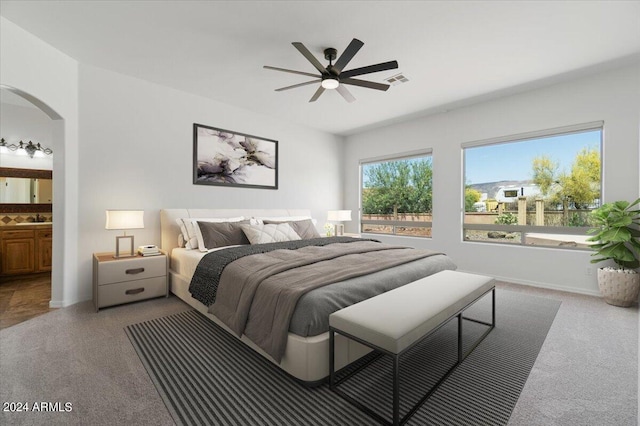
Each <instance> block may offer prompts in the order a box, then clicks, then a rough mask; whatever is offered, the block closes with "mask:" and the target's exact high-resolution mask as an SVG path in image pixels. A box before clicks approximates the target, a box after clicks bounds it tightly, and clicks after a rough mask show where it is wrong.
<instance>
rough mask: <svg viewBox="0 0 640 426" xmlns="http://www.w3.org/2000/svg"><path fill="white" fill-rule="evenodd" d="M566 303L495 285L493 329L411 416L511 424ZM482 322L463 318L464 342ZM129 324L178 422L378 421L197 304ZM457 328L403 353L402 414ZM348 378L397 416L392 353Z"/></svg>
mask: <svg viewBox="0 0 640 426" xmlns="http://www.w3.org/2000/svg"><path fill="white" fill-rule="evenodd" d="M490 307H491V305H490V297H485V298H484V299H483V300H481V301H479V302H478V303H476V305H474V306H473V307H472V308H470V309H468V310H467V313H466V314H465V315H466V316H468V317H473V318H477V319H481V320H485V321H488V320H490ZM559 307H560V302H559V301H556V300H551V299H545V298H539V297H533V296H528V295H523V294H520V293H515V292H509V291H504V290H497V291H496V327H495V329H494V330H493V331H491V333H489V335H488V336H487V337H486V338H485V340H484V341H483V342H482V343H481V344H480V345H479V346H478V347H477V348H476V349H475V350H474V351H473V352H472V353H471V354H470V355H469V356H468V357H467V358H466V359H465V361H464V362H463V363H462V364H461V365H460V366H458V368H457V369H456V370H455V371H454V373H453V374H452V375H451V376H450V377H449V378H448V379H447V380H446V381H445V382H444V383H443V384H442V385H441V386H440V388H439V389H438V390H437V391H436V392H435V393H434V394H433V395H432V397H431V398H430V399H429V400H427V402H426V403H425V404H423V406H422V407H421V408H420V409H419V410H418V411H417V412H416V413H415V414H414V415H413V416H412V417H411V418H410V420H409V422H408V423H407V424H409V425H416V426H417V425H505V424H507V422H508V420H509V417H510V415H511V412H512V410H513V407H514V406H515V404H516V402H517V400H518V397H519V395H520V392H521V391H522V388H523V387H524V384H525V382H526V380H527V377H528V376H529V373H530V371H531V368H532V367H533V364H534V362H535V360H536V357H537V356H538V353H539V351H540V348H541V347H542V344H543V342H544V340H545V337H546V335H547V332H548V330H549V328H550V327H551V324H552V322H553V319H554V317H555V315H556V312H557V311H558V308H559ZM484 327H485V326H482V325H479V324H477V323H473V322H469V321H465V322H464V327H463V329H464V341H465V344H472V343H473V340H474V338H475V337H477V336H478V335H480V334H481V333H482V332H483V331H484V329H485V328H484ZM125 331H126V332H127V334H128V336H129V339H130V340H131V343H132V344H133V346H134V347H135V349H136V351H137V353H138V355H139V357H140V359H141V361H142V363H143V364H144V366H145V368H146V369H147V371H148V373H149V375H150V376H151V379H152V380H153V383H154V384H155V386H156V388H157V389H158V392H159V393H160V396H161V397H162V399H163V400H164V402H165V404H166V406H167V408H168V410H169V412H170V413H171V415H172V417H173V419H174V421H175V422H176V424H178V425H247V426H248V425H296V426H298V425H349V426H351V425H375V424H377V422H376V421H375V420H373V419H372V418H371V417H369V416H367V415H366V414H364V413H362V412H361V411H359V410H358V409H356V408H355V407H353V406H351V405H350V404H349V403H348V402H346V401H345V400H343V399H342V398H340V397H339V396H338V395H336V394H334V393H333V392H331V391H330V390H329V388H328V386H327V385H322V386H318V387H316V388H307V387H304V386H302V385H301V384H299V383H298V382H297V381H295V380H294V379H292V378H291V377H290V376H288V375H287V374H285V373H283V372H282V371H281V370H279V369H278V368H277V367H275V366H273V365H272V364H271V363H270V362H268V361H267V360H265V359H264V358H262V357H261V356H260V355H258V354H256V353H255V352H253V351H252V350H251V349H249V348H248V347H246V346H245V345H244V344H243V343H241V342H239V341H238V340H237V339H236V338H235V337H233V336H231V335H229V334H228V333H227V332H226V331H225V330H223V329H222V328H220V327H219V326H217V325H216V324H215V323H214V322H212V321H210V320H209V319H207V318H206V317H204V316H203V315H201V314H200V313H199V312H197V311H195V310H190V311H186V312H182V313H179V314H174V315H170V316H167V317H164V318H159V319H155V320H151V321H146V322H143V323H140V324H134V325H130V326H127V327H126V328H125ZM456 331H457V326H456V321H455V320H454V321H452V322H451V323H450V324H449V325H448V326H445V327H443V328H442V329H440V331H438V332H437V333H435V334H434V335H432V336H431V337H429V338H428V339H426V340H425V341H424V342H423V343H421V344H420V345H418V346H416V347H415V348H414V349H412V350H411V351H410V352H409V353H407V354H405V355H403V358H401V377H402V378H403V379H402V381H401V387H400V391H401V394H400V395H401V404H402V405H401V414H404V413H406V412H408V410H409V409H410V408H411V407H412V406H413V405H414V404H415V402H417V401H419V400H420V398H421V397H422V396H423V395H424V394H425V393H426V392H427V391H428V389H429V387H430V386H431V385H432V384H433V383H435V382H436V381H437V380H438V378H439V377H440V376H441V375H442V374H444V372H446V370H447V369H448V368H449V367H450V366H451V365H453V364H454V363H455V358H456V355H457V348H456V344H457V340H456ZM372 358H373V357H372ZM340 386H341V389H342V390H343V391H344V392H346V393H348V394H350V395H351V396H353V397H354V398H356V399H357V400H359V401H362V402H363V403H365V404H366V405H367V406H369V407H371V408H372V409H374V410H375V411H376V412H379V414H380V415H381V416H383V417H384V418H388V419H389V420H390V419H391V363H390V360H389V357H377V359H374V361H373V362H372V363H371V364H370V365H369V366H367V367H366V368H365V369H364V370H363V371H361V372H360V373H358V374H357V375H355V376H354V377H352V378H351V379H349V380H348V381H346V382H344V383H343V384H341V385H340Z"/></svg>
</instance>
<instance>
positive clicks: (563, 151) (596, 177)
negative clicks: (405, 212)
mask: <svg viewBox="0 0 640 426" xmlns="http://www.w3.org/2000/svg"><path fill="white" fill-rule="evenodd" d="M602 126H603V124H602V123H601V122H598V123H590V124H586V125H580V126H572V127H567V128H563V129H555V130H551V131H543V132H535V133H530V134H527V135H520V136H516V137H509V138H501V139H497V140H492V141H483V142H475V143H469V144H464V145H463V153H464V177H465V179H464V182H465V188H464V194H465V196H464V205H465V213H464V224H463V234H464V239H465V241H483V242H496V243H506V244H522V245H539V246H551V247H570V248H588V246H589V244H590V243H589V242H587V241H586V239H587V237H588V236H587V234H586V230H587V229H589V227H590V225H591V218H590V213H591V211H592V210H593V209H595V208H597V207H599V205H600V199H601V198H602V195H601V194H602V172H601V170H602V167H601V153H602Z"/></svg>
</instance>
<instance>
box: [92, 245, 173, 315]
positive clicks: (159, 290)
mask: <svg viewBox="0 0 640 426" xmlns="http://www.w3.org/2000/svg"><path fill="white" fill-rule="evenodd" d="M167 263H168V259H167V255H166V254H165V253H162V254H161V255H158V256H146V257H143V256H140V255H138V256H135V257H125V258H119V259H115V258H114V257H113V253H94V255H93V304H94V306H95V307H96V312H98V310H99V309H100V308H104V307H106V306H113V305H120V304H122V303H129V302H136V301H138V300H145V299H151V298H153V297H160V296H165V297H166V296H168V295H169V286H168V281H167Z"/></svg>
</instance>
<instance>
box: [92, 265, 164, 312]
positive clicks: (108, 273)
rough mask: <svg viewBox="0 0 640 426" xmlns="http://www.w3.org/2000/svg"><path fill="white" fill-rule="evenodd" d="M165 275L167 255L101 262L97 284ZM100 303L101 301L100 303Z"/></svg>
mask: <svg viewBox="0 0 640 426" xmlns="http://www.w3.org/2000/svg"><path fill="white" fill-rule="evenodd" d="M166 275H167V257H166V256H155V257H144V258H139V257H137V258H132V259H119V260H114V261H109V262H101V263H100V269H99V271H98V285H99V286H101V285H104V284H111V283H120V282H123V281H132V280H142V279H145V278H151V277H164V276H166ZM101 304H102V303H101Z"/></svg>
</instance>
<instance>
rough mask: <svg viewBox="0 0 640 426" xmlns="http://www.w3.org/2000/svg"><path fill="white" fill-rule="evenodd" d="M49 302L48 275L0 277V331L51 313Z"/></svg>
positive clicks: (49, 279)
mask: <svg viewBox="0 0 640 426" xmlns="http://www.w3.org/2000/svg"><path fill="white" fill-rule="evenodd" d="M50 300H51V274H50V273H44V274H33V275H20V276H16V277H0V329H3V328H7V327H11V326H12V325H15V324H18V323H21V322H23V321H26V320H28V319H31V318H34V317H37V316H38V315H42V314H45V313H47V312H49V311H51V310H52V309H50V308H49V301H50Z"/></svg>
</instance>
